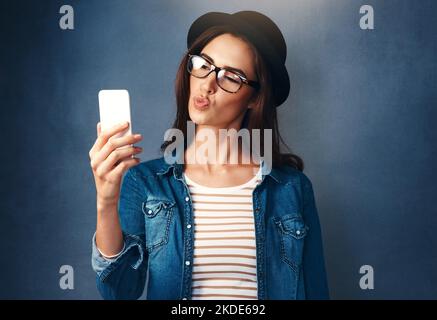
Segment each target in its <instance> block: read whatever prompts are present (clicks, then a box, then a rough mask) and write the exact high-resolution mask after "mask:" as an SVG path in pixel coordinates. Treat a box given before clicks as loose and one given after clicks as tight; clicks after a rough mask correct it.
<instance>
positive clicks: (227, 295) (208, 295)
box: [192, 294, 257, 299]
mask: <svg viewBox="0 0 437 320" xmlns="http://www.w3.org/2000/svg"><path fill="white" fill-rule="evenodd" d="M192 296H193V297H204V298H212V297H227V298H252V299H257V297H256V296H243V295H236V294H193V295H192Z"/></svg>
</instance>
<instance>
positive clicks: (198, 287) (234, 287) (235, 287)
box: [192, 286, 256, 291]
mask: <svg viewBox="0 0 437 320" xmlns="http://www.w3.org/2000/svg"><path fill="white" fill-rule="evenodd" d="M192 288H193V289H237V290H255V291H256V288H252V287H238V286H195V287H192Z"/></svg>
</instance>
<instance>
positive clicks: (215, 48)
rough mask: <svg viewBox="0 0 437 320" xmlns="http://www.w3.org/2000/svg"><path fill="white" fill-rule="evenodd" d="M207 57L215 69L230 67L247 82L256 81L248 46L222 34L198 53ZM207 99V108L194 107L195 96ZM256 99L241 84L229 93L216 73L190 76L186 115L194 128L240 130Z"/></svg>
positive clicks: (251, 55)
mask: <svg viewBox="0 0 437 320" xmlns="http://www.w3.org/2000/svg"><path fill="white" fill-rule="evenodd" d="M202 54H205V55H207V56H208V57H210V58H211V59H212V60H213V61H211V62H212V63H213V64H214V65H215V66H217V67H224V66H228V67H233V68H237V69H240V70H242V71H243V72H244V74H245V75H246V77H247V79H248V80H254V81H257V80H258V79H257V78H256V74H255V68H254V65H255V63H254V62H255V57H254V55H253V52H252V50H251V49H250V47H249V46H248V45H247V44H246V43H245V42H244V41H243V40H241V39H239V38H237V37H235V36H233V35H231V34H222V35H220V36H217V37H216V38H214V39H213V40H211V41H210V42H209V43H208V44H207V45H206V46H205V47H204V48H203V50H202V51H201V55H202ZM199 96H200V97H204V98H208V99H209V106H208V107H207V108H206V109H202V110H199V109H197V108H196V107H195V104H194V99H195V98H196V97H199ZM254 98H255V90H254V89H253V88H252V87H250V86H248V85H246V84H243V85H242V86H241V88H240V90H238V91H237V92H236V93H229V92H226V91H224V90H223V89H222V88H220V87H219V86H218V85H217V83H216V73H215V72H211V73H210V74H209V75H208V76H207V77H206V78H196V77H194V76H192V75H190V99H189V100H188V112H189V115H190V118H191V120H192V121H193V122H194V123H195V124H196V125H205V126H211V127H216V128H236V129H239V128H240V125H241V121H242V120H243V117H244V113H245V111H246V110H247V109H248V108H250V107H251V105H250V104H251V103H253V101H254Z"/></svg>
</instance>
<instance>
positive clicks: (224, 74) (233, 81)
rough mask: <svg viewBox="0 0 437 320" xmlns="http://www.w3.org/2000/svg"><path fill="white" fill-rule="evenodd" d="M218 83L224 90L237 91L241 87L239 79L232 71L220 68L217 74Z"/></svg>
mask: <svg viewBox="0 0 437 320" xmlns="http://www.w3.org/2000/svg"><path fill="white" fill-rule="evenodd" d="M218 85H219V86H220V87H222V89H224V90H226V91H229V92H237V91H238V89H240V87H241V79H240V77H239V76H238V75H237V74H235V73H234V72H232V71H228V70H220V72H219V74H218Z"/></svg>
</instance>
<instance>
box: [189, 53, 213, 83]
mask: <svg viewBox="0 0 437 320" xmlns="http://www.w3.org/2000/svg"><path fill="white" fill-rule="evenodd" d="M210 70H211V65H210V64H209V63H208V61H206V60H205V59H203V58H202V57H199V56H191V57H190V59H189V60H188V71H189V72H190V73H191V74H192V75H193V76H195V77H200V78H202V77H205V76H206V75H207V74H208V72H209V71H210Z"/></svg>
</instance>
